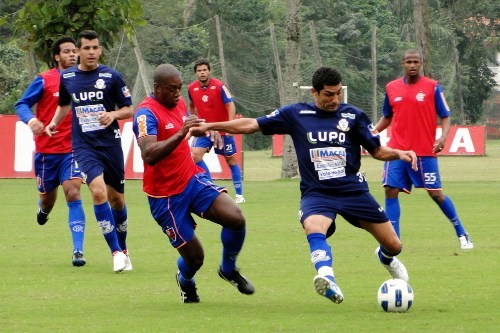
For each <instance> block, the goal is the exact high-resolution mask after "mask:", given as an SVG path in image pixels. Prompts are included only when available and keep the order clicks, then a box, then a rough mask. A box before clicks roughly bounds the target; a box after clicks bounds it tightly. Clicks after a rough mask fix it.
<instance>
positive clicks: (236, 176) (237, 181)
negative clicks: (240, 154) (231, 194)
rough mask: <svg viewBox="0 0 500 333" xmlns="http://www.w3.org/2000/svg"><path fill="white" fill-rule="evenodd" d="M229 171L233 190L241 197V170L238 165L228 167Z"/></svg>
mask: <svg viewBox="0 0 500 333" xmlns="http://www.w3.org/2000/svg"><path fill="white" fill-rule="evenodd" d="M229 168H230V169H231V178H232V179H233V185H234V190H235V192H236V194H237V195H243V183H242V181H241V169H240V166H239V165H238V164H235V165H233V166H229Z"/></svg>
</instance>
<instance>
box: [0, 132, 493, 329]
mask: <svg viewBox="0 0 500 333" xmlns="http://www.w3.org/2000/svg"><path fill="white" fill-rule="evenodd" d="M487 154H488V156H485V157H442V158H441V159H440V166H441V172H442V175H443V181H444V190H445V193H447V194H448V195H450V197H451V198H452V199H453V200H454V202H455V205H456V206H457V209H458V211H459V214H460V216H461V219H462V221H463V223H464V225H465V227H466V228H467V229H468V231H469V233H470V234H471V236H472V239H473V241H474V243H475V246H476V248H475V249H474V250H472V251H468V252H465V251H461V250H460V249H459V247H458V242H457V240H456V237H455V235H454V231H453V228H452V227H451V225H450V224H449V222H447V220H446V219H445V217H444V216H443V215H442V214H441V212H440V211H439V209H438V207H437V206H436V205H435V204H434V203H433V202H432V201H431V200H430V199H429V198H428V196H427V194H426V193H425V191H423V190H416V191H414V192H413V193H412V194H411V195H404V196H402V197H401V203H402V211H403V221H402V235H403V237H402V240H403V243H404V251H403V253H402V255H401V256H400V258H401V260H403V261H404V263H405V264H406V267H407V268H408V271H409V273H410V284H411V286H412V287H413V289H414V292H415V302H414V305H413V307H412V308H411V309H410V311H409V312H408V313H404V314H391V313H385V312H383V311H382V309H381V308H380V307H379V306H378V305H377V302H376V295H377V289H378V287H379V286H380V284H381V283H382V282H383V281H385V280H386V279H388V278H389V275H388V273H387V271H386V270H385V269H384V268H383V267H382V266H381V265H380V264H379V263H378V260H377V259H376V257H375V255H374V253H373V251H374V249H375V247H376V246H377V244H376V243H375V241H374V240H373V239H372V238H371V236H370V235H369V234H368V233H366V232H364V231H362V230H360V229H356V228H354V227H352V226H351V225H349V224H348V223H346V222H345V221H344V220H343V219H341V218H340V219H339V220H338V221H337V232H336V234H335V235H334V236H333V237H332V238H330V240H329V243H330V245H331V246H332V248H333V254H334V259H335V262H334V269H335V273H336V276H337V281H338V283H339V285H340V287H341V288H342V291H343V293H344V296H345V300H344V302H343V303H342V304H340V305H336V304H333V303H331V302H329V301H327V300H326V299H323V298H321V297H319V296H318V295H317V294H316V292H315V291H314V288H313V286H312V278H313V277H314V275H315V270H314V267H313V266H312V264H311V262H310V259H309V249H308V245H307V242H306V240H305V237H304V234H303V231H302V228H301V226H300V224H299V223H298V218H297V210H298V204H299V190H298V180H297V179H293V180H279V179H277V178H279V175H280V169H279V168H280V164H281V160H280V159H279V158H271V157H270V155H271V154H270V152H245V171H244V173H245V184H244V186H245V197H246V199H247V203H246V204H244V205H242V207H243V210H244V212H245V215H246V217H247V223H248V227H247V229H248V232H247V240H246V243H245V247H244V250H243V252H242V253H241V256H240V258H239V263H238V264H239V266H240V268H241V271H242V273H243V274H244V275H246V276H247V277H249V278H250V279H251V280H252V282H253V283H254V285H255V286H256V289H257V291H256V293H255V294H254V295H252V296H246V295H241V294H239V293H238V292H237V290H236V289H235V288H234V287H232V286H230V285H229V284H228V283H227V282H224V281H223V280H221V279H220V278H219V277H218V276H217V268H218V265H219V260H220V241H219V231H220V228H219V227H218V226H217V225H214V224H212V223H210V222H206V221H204V220H199V224H198V229H197V234H198V236H199V237H200V239H201V241H202V242H203V244H204V247H205V256H206V259H205V265H204V267H203V268H202V269H201V271H200V272H199V273H198V275H197V285H198V291H199V295H200V298H201V303H200V304H181V303H180V301H179V297H178V291H177V286H176V283H175V279H174V275H175V273H176V270H177V269H176V258H177V252H176V251H175V250H173V249H172V248H171V247H170V245H169V244H168V242H167V240H166V239H165V238H166V237H165V236H163V234H162V233H161V232H160V229H159V228H158V227H157V225H156V222H154V220H153V219H152V217H151V216H150V213H149V209H148V205H147V201H146V197H145V196H144V194H143V193H142V192H141V182H140V181H128V182H127V187H126V188H127V190H126V198H127V205H128V211H129V239H128V244H129V249H130V251H131V257H132V260H133V265H134V270H133V271H131V272H124V273H120V274H114V273H113V272H112V260H111V256H110V254H109V252H108V251H109V250H108V248H107V245H106V244H105V242H104V239H103V237H102V235H101V233H100V231H99V230H98V228H97V226H96V223H95V218H94V214H93V210H92V205H91V200H90V196H89V191H88V190H87V189H86V188H83V191H82V193H83V200H84V206H85V212H86V215H87V233H86V239H85V256H86V259H87V265H86V266H85V267H82V268H76V267H72V266H71V240H70V233H69V230H68V226H67V223H66V214H67V208H66V206H65V203H64V199H63V196H62V195H61V194H62V193H61V192H60V198H59V200H60V201H58V203H57V204H56V207H55V209H54V211H53V212H52V214H51V217H50V220H49V222H48V223H47V224H46V225H45V226H43V227H41V226H39V225H38V224H37V223H36V222H35V211H36V202H37V197H38V195H37V193H36V188H35V184H34V180H27V179H24V180H0V223H1V225H0V227H1V228H0V230H1V231H0V332H373V333H376V332H383V333H390V332H436V333H438V332H439V333H440V332H498V330H499V328H498V327H499V326H500V319H499V314H500V267H499V261H500V260H499V254H500V241H499V239H500V237H499V236H500V235H499V233H498V221H499V219H498V212H499V207H500V195H499V194H500V141H498V142H491V141H489V142H488V145H487ZM381 168H382V162H380V161H375V160H373V159H372V158H370V157H366V158H363V170H365V171H366V173H367V176H368V178H369V180H370V186H371V189H372V193H373V194H374V195H375V196H376V198H377V199H378V200H379V202H381V203H382V202H383V191H382V188H381V186H380V182H379V178H380V177H379V176H380V171H381ZM219 183H221V184H223V185H226V186H229V190H230V193H231V194H233V191H232V187H231V184H230V183H229V182H228V181H223V182H219Z"/></svg>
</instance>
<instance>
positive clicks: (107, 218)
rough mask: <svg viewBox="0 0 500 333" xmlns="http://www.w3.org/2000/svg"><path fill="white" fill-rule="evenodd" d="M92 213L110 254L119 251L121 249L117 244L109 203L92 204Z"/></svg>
mask: <svg viewBox="0 0 500 333" xmlns="http://www.w3.org/2000/svg"><path fill="white" fill-rule="evenodd" d="M94 213H95V217H96V219H97V226H98V227H99V229H101V231H102V234H103V236H104V239H105V240H106V242H107V243H108V246H109V249H110V250H111V253H115V252H116V251H121V250H122V249H121V248H120V245H119V244H118V237H117V236H116V230H115V220H114V219H113V213H111V207H109V202H107V201H106V202H105V203H103V204H100V205H95V204H94Z"/></svg>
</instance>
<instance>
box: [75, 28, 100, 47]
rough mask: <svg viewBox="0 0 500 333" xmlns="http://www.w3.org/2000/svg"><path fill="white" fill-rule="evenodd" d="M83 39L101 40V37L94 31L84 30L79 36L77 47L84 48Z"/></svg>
mask: <svg viewBox="0 0 500 333" xmlns="http://www.w3.org/2000/svg"><path fill="white" fill-rule="evenodd" d="M82 38H85V39H87V40H94V39H96V38H97V39H99V35H98V34H97V32H95V31H94V30H83V31H82V32H80V33H79V34H78V38H77V41H76V47H78V48H79V47H80V46H82Z"/></svg>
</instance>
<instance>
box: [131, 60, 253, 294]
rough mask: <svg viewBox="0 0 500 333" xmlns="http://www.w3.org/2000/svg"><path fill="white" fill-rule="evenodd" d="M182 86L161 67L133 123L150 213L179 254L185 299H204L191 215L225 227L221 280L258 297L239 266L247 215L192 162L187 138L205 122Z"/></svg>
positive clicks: (173, 73) (198, 246) (200, 255)
mask: <svg viewBox="0 0 500 333" xmlns="http://www.w3.org/2000/svg"><path fill="white" fill-rule="evenodd" d="M181 88H182V79H181V75H180V72H179V71H178V70H177V69H176V68H175V67H174V66H173V65H166V64H163V65H160V66H158V67H157V68H156V69H155V72H154V92H153V94H152V95H151V96H149V97H146V99H145V100H144V101H143V102H142V103H141V104H139V106H137V109H136V112H135V115H134V124H133V129H134V133H135V135H136V137H137V143H138V145H139V147H140V149H141V156H142V159H143V160H144V177H143V190H144V192H145V193H146V195H147V196H148V201H149V206H150V209H151V214H152V215H153V218H154V219H155V220H156V222H157V223H158V225H159V226H160V227H161V229H162V231H163V232H164V233H165V235H166V236H167V237H168V239H169V241H170V244H171V245H172V246H173V247H174V248H176V249H177V251H178V252H179V254H180V257H179V258H178V260H177V266H178V273H177V274H176V280H177V285H178V287H179V291H180V294H181V300H182V302H183V303H198V302H199V301H200V298H199V296H198V293H197V290H196V283H195V280H194V276H195V274H196V272H197V271H198V270H199V269H200V268H201V266H202V265H203V260H204V256H205V255H204V251H203V247H202V245H201V242H200V240H199V239H198V237H197V236H196V234H195V232H194V230H195V228H196V223H195V220H194V219H193V217H192V215H191V214H196V215H198V216H200V217H202V218H204V219H207V220H210V221H212V222H215V223H217V224H220V225H221V226H222V231H221V242H222V263H221V265H220V268H219V276H220V277H221V278H222V279H224V280H226V281H228V282H229V283H231V284H232V285H234V286H235V287H237V288H238V290H239V291H240V292H241V293H243V294H247V295H250V294H253V293H254V291H255V288H254V286H253V285H252V284H251V283H250V282H249V281H248V280H247V279H246V278H245V277H244V276H242V275H241V274H240V273H239V271H238V269H237V268H236V258H237V256H238V254H239V253H240V251H241V249H242V247H243V241H244V240H245V235H246V227H245V217H244V216H243V213H242V211H241V209H240V208H239V207H238V205H236V203H235V202H234V201H233V200H232V199H231V197H230V196H229V195H228V194H227V192H226V189H224V188H222V187H219V186H217V185H215V184H213V183H212V181H211V180H210V179H209V178H208V177H207V175H206V173H205V172H204V170H203V169H202V168H200V167H198V166H197V165H196V164H195V163H194V161H193V159H192V158H191V152H190V147H189V143H188V141H187V140H186V135H187V134H188V131H189V128H190V127H192V126H194V125H196V124H197V123H199V122H201V120H199V119H198V118H197V117H196V116H194V115H191V116H188V114H187V108H186V104H185V102H184V99H183V98H182V97H181V93H180V92H181ZM219 139H220V136H219Z"/></svg>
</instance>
